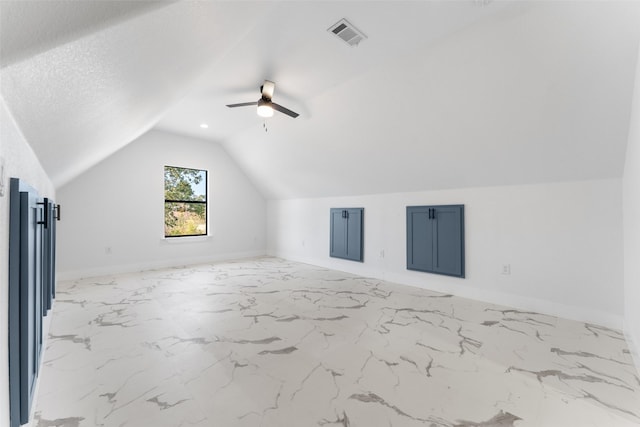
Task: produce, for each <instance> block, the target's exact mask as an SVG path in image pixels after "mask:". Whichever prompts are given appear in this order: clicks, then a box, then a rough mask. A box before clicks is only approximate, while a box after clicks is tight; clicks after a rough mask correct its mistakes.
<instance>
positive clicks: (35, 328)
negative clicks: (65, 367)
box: [9, 178, 55, 427]
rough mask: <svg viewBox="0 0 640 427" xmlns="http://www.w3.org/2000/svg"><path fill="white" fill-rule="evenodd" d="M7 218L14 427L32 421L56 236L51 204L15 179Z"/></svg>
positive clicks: (10, 358) (53, 273)
mask: <svg viewBox="0 0 640 427" xmlns="http://www.w3.org/2000/svg"><path fill="white" fill-rule="evenodd" d="M9 204H10V214H9V397H10V411H11V413H10V419H11V424H10V425H11V427H18V426H19V425H21V424H25V423H27V422H28V421H29V414H30V412H31V404H32V402H33V395H34V392H35V389H36V384H37V380H38V373H39V370H40V359H41V356H42V349H43V338H44V337H43V331H42V326H43V316H44V315H45V314H46V312H47V309H48V308H49V307H50V306H51V301H50V296H51V295H52V294H53V285H52V280H53V278H54V277H55V265H52V264H51V263H52V261H53V260H55V250H53V251H52V248H53V247H54V246H55V233H54V230H55V229H54V228H53V227H51V219H52V215H50V213H51V206H50V205H51V203H50V201H49V200H48V199H44V201H41V199H40V197H39V196H38V193H37V192H36V191H35V190H34V189H33V188H32V187H30V186H29V185H27V184H26V183H24V182H22V181H20V180H18V179H16V178H12V179H11V194H10V200H9Z"/></svg>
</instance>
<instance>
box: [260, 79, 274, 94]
mask: <svg viewBox="0 0 640 427" xmlns="http://www.w3.org/2000/svg"><path fill="white" fill-rule="evenodd" d="M275 89H276V84H275V83H274V82H272V81H270V80H265V81H264V84H263V85H262V87H261V90H262V97H263V98H265V99H271V98H273V91H274V90H275Z"/></svg>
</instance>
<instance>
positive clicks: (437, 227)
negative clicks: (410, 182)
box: [407, 205, 465, 277]
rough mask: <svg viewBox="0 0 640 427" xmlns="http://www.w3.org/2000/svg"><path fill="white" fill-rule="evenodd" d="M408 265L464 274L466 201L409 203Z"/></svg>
mask: <svg viewBox="0 0 640 427" xmlns="http://www.w3.org/2000/svg"><path fill="white" fill-rule="evenodd" d="M407 269H409V270H417V271H425V272H428V273H436V274H444V275H447V276H455V277H464V276H465V272H464V205H437V206H407Z"/></svg>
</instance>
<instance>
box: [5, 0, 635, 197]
mask: <svg viewBox="0 0 640 427" xmlns="http://www.w3.org/2000/svg"><path fill="white" fill-rule="evenodd" d="M24 3H25V2H2V3H1V5H0V7H1V9H0V10H1V12H2V13H1V15H0V16H1V21H0V23H2V24H3V25H2V27H1V28H0V37H1V39H0V53H1V54H2V55H3V58H2V59H0V64H1V66H2V69H1V71H0V73H1V74H0V76H1V78H2V81H1V90H2V95H3V97H4V98H5V101H6V102H7V105H8V106H9V108H10V109H11V111H12V113H13V114H14V116H15V118H16V121H17V122H18V123H19V125H20V126H21V129H22V130H23V133H24V134H25V136H26V137H27V140H28V141H30V143H31V144H32V146H33V148H34V150H35V151H36V153H37V154H38V156H39V158H40V160H41V162H42V163H43V166H44V167H45V169H46V170H47V171H48V173H49V174H50V175H51V177H52V179H53V180H54V183H55V184H56V185H58V186H60V185H63V184H64V183H66V182H68V181H69V180H71V179H74V178H75V177H77V176H79V175H80V174H81V173H82V172H83V171H84V170H86V169H87V168H89V167H91V166H92V165H94V164H96V163H97V162H99V161H101V160H102V159H104V158H105V157H107V156H108V155H110V154H111V153H113V152H114V151H116V150H118V149H119V148H121V147H122V146H124V145H126V144H127V143H129V142H131V141H132V140H133V139H135V138H136V137H137V136H139V135H140V134H142V133H143V132H145V131H147V130H148V129H150V128H151V127H153V126H156V127H158V128H159V129H163V130H167V131H171V132H176V133H181V134H187V135H192V136H195V137H198V138H203V139H208V140H211V141H212V142H218V143H221V144H223V145H224V147H225V148H226V150H227V151H228V152H229V153H230V155H231V156H232V157H233V158H234V159H235V160H236V161H237V162H238V164H239V165H240V166H241V167H242V168H243V169H244V171H245V172H246V173H247V175H248V176H249V177H250V178H251V179H252V180H253V181H254V183H255V184H256V185H257V186H258V187H259V188H260V189H261V190H262V192H263V194H264V195H265V196H266V197H269V198H294V197H318V196H336V195H353V194H371V193H383V192H396V191H414V190H426V189H438V188H455V187H467V186H482V185H511V184H524V183H539V182H549V181H564V180H580V179H597V178H609V177H619V176H621V174H622V168H623V163H624V153H625V149H626V138H627V130H628V121H629V114H630V106H631V105H630V104H631V94H632V88H633V76H634V70H635V65H636V60H637V53H638V39H639V37H640V4H638V3H634V2H616V1H609V2H497V1H496V2H490V3H488V4H487V2H484V1H472V0H469V1H439V2H438V1H429V2H415V1H414V2H401V1H372V2H319V1H318V2H314V1H309V2H265V1H261V2H177V3H147V2H142V4H143V5H142V6H141V5H140V2H113V4H114V5H115V6H108V5H110V4H111V3H112V2H80V3H82V4H83V8H84V10H83V11H77V10H76V11H75V12H73V13H68V12H69V8H70V7H71V6H69V5H70V3H74V4H76V5H77V4H78V2H56V1H53V2H43V3H46V6H44V5H43V4H41V5H40V7H42V9H41V10H38V8H37V7H35V6H29V7H28V8H27V9H25V8H24V7H23V6H22V5H23V4H24ZM26 3H30V2H26ZM38 3H39V2H38ZM90 4H96V6H90ZM25 16H26V18H25ZM101 17H102V18H104V19H101ZM345 17H346V18H347V19H349V20H350V21H351V22H352V23H353V24H354V25H356V26H357V27H359V28H360V29H361V30H362V31H363V32H364V33H365V34H366V35H367V36H368V39H367V40H365V41H364V42H362V43H361V45H360V46H358V47H356V48H350V47H348V46H346V45H344V44H342V42H340V41H339V40H338V39H336V38H335V37H333V36H332V35H331V34H330V33H328V32H327V31H326V30H327V28H329V26H330V25H332V24H333V23H335V22H336V21H338V20H339V19H341V18H345ZM18 18H20V19H27V22H33V23H36V24H38V25H40V26H41V27H42V28H43V31H42V32H40V33H38V34H39V35H35V36H33V37H29V36H26V35H25V34H24V33H25V32H27V30H26V29H25V28H24V27H23V26H22V27H21V26H19V25H16V23H15V19H18ZM7 22H9V23H11V25H8V26H6V25H5V24H6V23H7ZM69 22H71V23H69ZM264 79H270V80H273V81H275V82H276V84H277V86H276V91H275V95H274V100H275V101H276V102H278V103H280V104H283V105H285V106H287V107H289V108H291V109H293V110H295V111H298V112H299V113H301V116H300V117H299V118H297V119H291V118H289V117H286V116H282V115H277V114H276V116H275V117H274V118H272V119H268V120H267V122H266V127H267V129H268V132H265V130H264V124H265V123H263V120H262V119H260V118H259V117H257V116H256V114H255V110H254V109H252V108H245V109H228V108H226V107H225V104H228V103H234V102H245V101H253V100H257V98H258V97H259V93H258V87H259V86H260V84H261V83H262V81H263V80H264ZM200 123H207V124H208V125H209V128H208V129H201V128H200V127H199V125H200ZM213 172H214V173H215V171H213Z"/></svg>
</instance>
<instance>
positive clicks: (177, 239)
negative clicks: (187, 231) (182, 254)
mask: <svg viewBox="0 0 640 427" xmlns="http://www.w3.org/2000/svg"><path fill="white" fill-rule="evenodd" d="M211 238H212V236H211V235H206V236H184V237H163V238H162V239H160V241H161V242H164V243H168V244H171V245H173V244H180V243H199V242H206V241H208V240H210V239H211Z"/></svg>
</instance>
